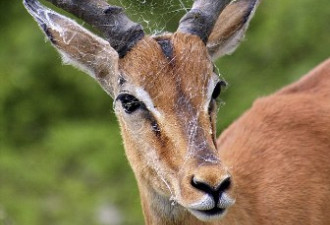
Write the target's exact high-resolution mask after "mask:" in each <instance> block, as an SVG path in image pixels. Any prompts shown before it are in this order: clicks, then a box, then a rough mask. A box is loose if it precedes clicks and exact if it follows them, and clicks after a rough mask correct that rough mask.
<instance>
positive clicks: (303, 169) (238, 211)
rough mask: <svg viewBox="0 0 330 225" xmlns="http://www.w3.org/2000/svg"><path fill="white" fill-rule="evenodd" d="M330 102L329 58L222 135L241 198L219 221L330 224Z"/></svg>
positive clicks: (260, 103)
mask: <svg viewBox="0 0 330 225" xmlns="http://www.w3.org/2000/svg"><path fill="white" fill-rule="evenodd" d="M329 103H330V60H327V61H326V62H324V63H323V64H321V65H320V66H318V67H317V68H316V69H314V70H313V71H311V72H310V73H309V74H308V75H306V76H305V77H303V78H302V79H301V80H300V81H298V82H297V83H295V84H293V85H290V86H288V87H286V88H284V89H282V90H281V91H279V92H277V93H275V94H273V95H271V96H269V97H265V98H261V99H259V100H257V101H256V102H255V103H254V105H253V107H252V108H251V109H250V110H249V111H248V112H246V113H245V114H244V115H243V116H242V117H241V118H240V119H239V120H237V121H236V122H235V123H233V124H232V125H231V126H230V127H229V128H228V129H227V130H226V131H225V132H224V133H223V134H222V135H221V136H220V138H219V139H218V147H219V148H220V157H221V159H222V160H223V162H224V163H225V164H226V165H227V166H229V167H230V168H231V173H232V174H233V180H234V183H235V186H236V197H237V202H236V204H235V206H233V208H232V209H231V210H230V212H229V213H228V215H227V217H226V218H228V220H230V219H231V218H232V221H230V223H227V222H226V221H225V220H226V218H225V220H224V221H223V222H222V223H219V224H224V225H226V224H279V225H283V224H313V225H314V224H318V225H319V224H324V225H325V224H330V217H329V216H328V212H329V211H330V204H329V202H330V104H329ZM233 221H234V222H233Z"/></svg>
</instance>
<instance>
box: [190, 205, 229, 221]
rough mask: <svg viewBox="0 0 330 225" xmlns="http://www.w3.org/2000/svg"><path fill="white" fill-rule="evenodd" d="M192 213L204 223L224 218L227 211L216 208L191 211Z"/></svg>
mask: <svg viewBox="0 0 330 225" xmlns="http://www.w3.org/2000/svg"><path fill="white" fill-rule="evenodd" d="M189 211H190V213H191V214H193V215H194V216H196V217H197V218H198V219H199V220H202V221H211V220H217V219H220V218H222V217H223V216H224V215H225V213H226V209H223V208H218V207H214V208H212V209H208V210H197V209H189Z"/></svg>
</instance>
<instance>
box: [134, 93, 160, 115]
mask: <svg viewBox="0 0 330 225" xmlns="http://www.w3.org/2000/svg"><path fill="white" fill-rule="evenodd" d="M135 93H136V96H135V97H136V98H137V99H139V100H140V101H142V102H143V103H144V104H145V105H146V107H147V109H148V110H149V111H150V112H152V113H153V114H154V115H155V116H156V117H157V118H159V119H160V118H162V114H161V113H160V112H159V110H157V109H156V108H155V105H154V103H153V101H152V99H151V97H150V95H149V94H148V92H146V91H145V90H144V89H143V88H141V87H137V88H135Z"/></svg>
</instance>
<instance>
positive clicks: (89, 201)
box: [0, 0, 330, 225]
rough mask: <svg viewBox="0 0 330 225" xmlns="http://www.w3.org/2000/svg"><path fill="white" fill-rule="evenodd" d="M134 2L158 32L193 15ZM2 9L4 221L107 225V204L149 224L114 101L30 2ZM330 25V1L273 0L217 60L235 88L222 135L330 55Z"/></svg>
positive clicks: (0, 194) (0, 181)
mask: <svg viewBox="0 0 330 225" xmlns="http://www.w3.org/2000/svg"><path fill="white" fill-rule="evenodd" d="M123 2H124V1H123ZM127 2H128V1H125V4H128V3H127ZM129 2H131V3H129V5H128V6H125V7H127V8H128V13H129V14H131V16H132V17H133V18H135V19H137V20H140V21H144V24H149V23H150V22H149V21H156V22H155V23H154V24H153V25H150V27H149V28H150V29H149V30H154V29H155V27H158V29H160V30H163V29H165V30H170V31H175V27H176V26H177V22H178V20H179V18H180V16H181V15H182V14H183V13H184V10H181V11H175V10H174V9H169V8H168V6H167V4H165V3H163V2H166V1H163V0H158V1H156V0H153V1H147V0H145V1H129ZM141 2H144V5H143V7H141V4H140V6H137V3H141ZM167 2H169V3H171V4H174V3H175V4H178V3H180V1H174V0H172V1H167ZM187 2H189V1H188V0H187V1H184V3H185V4H187ZM190 2H191V1H190ZM117 3H118V4H120V3H122V1H120V0H119V1H117ZM156 3H158V4H156ZM125 4H124V5H125ZM152 4H153V13H147V12H149V11H150V10H149V6H150V5H152ZM136 7H137V8H136ZM169 10H172V11H173V12H174V13H169ZM0 12H1V13H0V33H1V35H0V224H4V225H16V224H17V225H18V224H25V225H44V224H48V225H51V224H57V225H66V224H81V225H83V224H88V225H93V224H95V225H98V224H102V223H101V222H100V221H99V219H98V216H97V213H98V209H99V208H100V206H102V205H106V204H111V205H115V206H116V207H117V208H119V210H120V211H121V212H122V214H124V215H125V216H124V218H123V219H124V222H123V224H127V225H130V224H132V225H133V224H134V225H138V224H143V218H142V213H141V209H140V203H139V197H138V191H137V187H136V182H135V180H134V176H133V174H132V172H131V170H130V168H129V165H128V163H127V160H126V159H125V155H124V151H123V146H122V143H121V138H120V134H119V128H118V124H117V122H116V119H115V117H114V114H113V112H112V107H111V105H112V102H111V99H110V98H109V97H108V96H107V95H106V94H105V93H104V92H103V91H102V90H101V89H100V88H99V87H98V85H97V84H96V83H95V82H93V81H92V79H90V78H89V77H88V76H86V75H84V74H83V73H81V72H79V71H77V70H75V69H73V68H71V67H67V66H65V67H64V66H62V65H61V63H60V59H59V56H58V55H57V53H56V52H55V51H54V50H53V49H52V47H51V46H50V44H49V43H46V44H45V39H44V36H43V34H42V33H41V32H40V31H39V29H38V28H37V26H36V24H35V22H34V21H33V20H32V18H31V17H30V16H29V15H28V14H27V13H26V11H25V10H24V8H23V6H22V4H21V1H1V2H0ZM139 14H142V15H143V18H141V17H139V18H138V16H139ZM160 15H161V16H162V19H161V20H159V19H158V18H159V16H160ZM329 21H330V5H329V4H328V0H319V1H317V2H316V1H311V0H300V1H287V0H277V1H267V0H265V1H264V2H263V3H262V4H261V6H260V7H259V9H258V11H257V13H256V16H255V18H254V19H253V20H252V23H251V26H250V29H249V31H248V33H247V37H246V41H244V42H243V43H242V45H241V46H240V48H239V49H238V50H237V51H236V53H235V54H233V55H232V56H227V57H225V58H223V59H220V60H219V61H218V63H217V65H218V67H219V68H220V71H221V73H222V74H223V76H224V77H225V78H226V80H227V81H228V82H229V84H230V85H229V88H228V89H227V90H226V91H225V92H224V94H223V95H222V98H223V100H224V101H225V102H226V105H225V106H223V107H222V108H221V110H220V112H219V124H218V130H219V131H221V130H223V129H224V128H225V127H227V126H228V125H229V124H230V123H231V122H232V121H233V120H234V119H235V118H237V117H238V116H239V115H240V114H241V113H242V112H243V111H244V110H246V109H247V108H248V107H249V106H250V105H251V104H252V102H253V100H254V99H256V98H257V97H259V96H263V95H266V94H270V93H272V92H274V91H275V90H277V89H278V88H280V87H282V86H284V85H285V84H288V83H291V82H293V81H295V80H297V79H298V78H299V77H300V76H301V75H303V74H304V73H306V72H308V70H309V69H311V68H313V67H314V66H316V65H317V64H318V63H319V62H321V61H322V60H324V59H326V58H327V57H329V52H330V26H329ZM147 30H148V29H147ZM126 215H129V216H126ZM110 224H111V223H110Z"/></svg>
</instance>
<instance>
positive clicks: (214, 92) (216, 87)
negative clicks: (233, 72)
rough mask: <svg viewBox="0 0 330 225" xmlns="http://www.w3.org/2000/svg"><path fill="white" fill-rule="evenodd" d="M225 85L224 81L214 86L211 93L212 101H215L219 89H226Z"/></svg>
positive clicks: (219, 91)
mask: <svg viewBox="0 0 330 225" xmlns="http://www.w3.org/2000/svg"><path fill="white" fill-rule="evenodd" d="M226 86H227V84H226V82H225V81H223V80H221V81H219V82H218V83H217V85H215V88H214V90H213V93H212V99H217V98H218V97H219V95H220V93H221V88H222V87H226Z"/></svg>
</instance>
